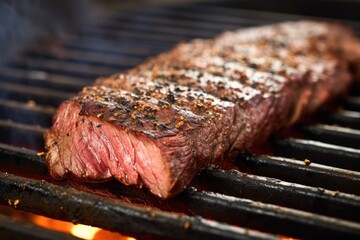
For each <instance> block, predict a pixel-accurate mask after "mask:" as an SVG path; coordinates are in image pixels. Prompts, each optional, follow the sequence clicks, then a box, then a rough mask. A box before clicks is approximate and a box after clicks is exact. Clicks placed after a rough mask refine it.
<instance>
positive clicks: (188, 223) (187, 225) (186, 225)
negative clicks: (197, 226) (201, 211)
mask: <svg viewBox="0 0 360 240" xmlns="http://www.w3.org/2000/svg"><path fill="white" fill-rule="evenodd" d="M184 228H185V229H189V228H190V222H189V221H185V223H184Z"/></svg>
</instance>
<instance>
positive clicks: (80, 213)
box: [0, 172, 275, 239]
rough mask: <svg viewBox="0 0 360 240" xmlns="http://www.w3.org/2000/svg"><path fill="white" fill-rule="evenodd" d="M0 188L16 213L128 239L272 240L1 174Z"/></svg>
mask: <svg viewBox="0 0 360 240" xmlns="http://www.w3.org/2000/svg"><path fill="white" fill-rule="evenodd" d="M0 186H1V187H0V203H1V204H3V205H7V204H8V202H9V200H10V202H11V201H12V202H13V201H14V200H15V199H17V200H19V203H18V204H17V208H18V209H22V210H25V211H31V212H33V213H36V214H42V215H46V216H49V217H52V218H55V219H60V220H65V221H71V222H74V223H78V222H81V223H84V224H88V225H93V226H98V227H101V228H104V229H108V230H110V231H118V232H123V233H126V234H130V235H134V233H138V234H155V235H161V236H168V237H173V238H176V239H184V238H191V239H204V238H207V239H219V238H221V239H254V238H260V239H275V237H274V236H271V235H269V234H263V233H259V232H255V231H251V230H245V229H243V228H239V227H232V226H229V225H226V224H222V223H218V222H214V221H209V220H205V219H203V218H201V217H190V216H183V215H178V214H175V213H168V212H164V211H160V210H157V209H153V208H150V207H140V206H136V205H133V204H129V203H126V202H123V201H120V200H113V199H109V198H105V197H100V196H96V195H93V194H89V193H85V192H81V191H77V190H75V189H72V188H69V187H61V186H56V185H53V184H50V183H47V182H44V181H35V180H31V179H28V178H22V177H18V176H14V175H11V174H4V173H1V172H0ZM174 232H176V235H174V234H173V233H174ZM135 235H136V234H135Z"/></svg>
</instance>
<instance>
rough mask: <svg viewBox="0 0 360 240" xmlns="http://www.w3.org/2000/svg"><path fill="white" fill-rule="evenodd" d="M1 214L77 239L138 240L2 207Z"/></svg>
mask: <svg viewBox="0 0 360 240" xmlns="http://www.w3.org/2000/svg"><path fill="white" fill-rule="evenodd" d="M0 212H1V213H3V214H6V215H9V216H12V217H14V218H15V219H18V220H20V221H31V222H32V223H34V224H35V225H38V226H40V227H43V228H47V229H50V230H54V231H59V232H65V233H69V234H71V235H73V236H75V237H78V238H81V239H86V240H103V239H106V240H136V239H135V238H132V237H127V236H123V235H121V234H120V233H114V232H110V231H107V230H104V229H101V228H96V227H91V226H87V225H82V224H73V223H71V222H66V221H60V220H55V219H52V218H48V217H44V216H40V215H35V214H32V213H27V212H24V211H21V210H14V209H12V208H7V207H6V208H3V207H1V206H0Z"/></svg>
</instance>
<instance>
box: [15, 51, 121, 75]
mask: <svg viewBox="0 0 360 240" xmlns="http://www.w3.org/2000/svg"><path fill="white" fill-rule="evenodd" d="M8 66H9V67H14V68H20V69H31V70H37V71H46V72H49V73H52V74H61V75H66V76H72V77H77V78H85V79H92V80H93V79H95V78H97V77H99V76H102V75H109V74H111V73H114V72H115V69H114V68H110V67H109V66H107V67H99V66H91V65H88V64H85V63H75V62H72V63H69V62H65V61H61V60H58V59H38V58H34V57H30V56H26V58H24V59H22V60H21V61H16V62H12V63H10V64H8ZM125 68H126V67H124V68H123V69H125ZM116 69H117V70H121V69H119V68H116Z"/></svg>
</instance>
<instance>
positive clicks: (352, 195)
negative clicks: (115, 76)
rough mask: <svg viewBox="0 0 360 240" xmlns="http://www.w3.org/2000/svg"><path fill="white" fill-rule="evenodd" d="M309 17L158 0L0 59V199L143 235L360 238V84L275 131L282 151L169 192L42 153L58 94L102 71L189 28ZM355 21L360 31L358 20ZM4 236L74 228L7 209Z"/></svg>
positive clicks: (164, 46)
mask: <svg viewBox="0 0 360 240" xmlns="http://www.w3.org/2000/svg"><path fill="white" fill-rule="evenodd" d="M300 18H302V17H299V16H295V15H289V14H275V13H270V12H259V11H250V10H242V9H231V8H225V7H221V6H216V5H205V4H193V5H183V6H173V7H163V6H156V7H153V6H152V7H145V8H142V9H141V10H133V11H127V12H121V13H119V14H117V15H115V16H112V17H108V18H106V19H103V20H102V21H100V22H97V23H89V24H87V25H85V26H84V27H83V33H82V35H79V34H73V35H70V36H68V38H67V39H65V40H63V41H61V42H60V43H59V44H58V45H57V46H56V47H55V48H54V47H52V48H48V47H44V48H41V49H30V50H28V51H27V52H25V53H24V54H23V55H22V56H21V57H19V58H18V59H17V60H16V61H13V62H11V63H9V64H7V65H6V66H4V67H2V68H1V69H0V81H1V88H0V131H1V134H0V160H1V161H0V171H1V172H0V203H1V204H2V205H5V206H9V205H10V206H11V207H13V208H16V209H21V210H25V211H29V212H32V213H35V214H40V215H45V216H48V217H51V218H55V219H61V220H66V221H71V222H74V223H82V224H88V225H93V226H97V227H100V228H104V229H108V230H111V231H115V232H121V233H124V234H128V235H130V236H134V237H137V238H140V239H153V238H163V239H169V238H173V239H184V238H188V239H196V238H198V239H205V238H207V239H253V238H255V239H257V238H263V239H276V238H278V237H279V236H289V237H294V238H314V237H327V238H329V237H330V238H338V239H339V238H342V239H359V238H360V172H359V171H360V162H359V161H360V150H359V149H360V141H359V140H360V95H357V90H358V88H357V87H356V86H354V88H353V89H352V90H351V92H350V95H349V96H347V97H346V98H344V99H342V100H339V101H338V103H336V106H337V109H338V110H336V111H334V110H331V111H330V110H322V111H320V113H319V114H317V115H316V116H315V117H314V119H312V120H311V121H309V122H310V123H306V124H299V125H297V126H295V128H294V130H292V131H291V133H290V134H287V135H286V137H284V136H283V137H273V138H272V139H271V145H272V149H273V151H274V154H275V155H274V156H268V155H261V154H260V155H258V154H256V155H255V154H250V153H244V154H242V155H241V156H239V157H238V159H237V167H236V169H230V170H223V169H218V168H215V167H209V168H207V169H205V170H204V171H203V172H202V173H201V174H200V175H199V176H198V177H197V178H196V179H195V180H194V182H193V183H192V186H191V187H189V188H188V189H186V190H185V192H183V193H182V194H180V195H179V196H178V197H176V198H174V199H171V200H168V201H161V200H159V199H156V198H155V197H152V196H150V195H149V194H148V193H146V192H144V191H142V190H138V189H134V188H131V187H125V186H122V185H121V184H120V183H118V182H115V181H110V182H106V183H101V184H78V183H68V184H70V185H71V187H70V186H68V185H67V184H64V183H56V182H53V181H52V180H51V179H50V178H49V176H48V175H47V169H46V166H45V164H44V159H43V156H41V154H37V153H38V152H42V151H43V146H44V143H43V138H42V134H43V132H44V131H45V130H46V128H48V127H50V125H51V119H52V115H53V113H54V111H55V108H56V106H58V105H59V104H60V103H61V102H62V101H63V100H65V99H68V98H69V97H71V96H72V95H74V94H75V93H76V92H77V91H80V90H81V88H82V87H83V86H85V85H89V84H91V82H92V81H93V80H94V79H95V78H96V77H98V76H101V75H109V74H111V73H114V72H117V71H121V70H124V69H128V68H131V67H133V66H135V65H136V64H138V63H141V62H142V61H144V60H145V59H146V58H148V57H150V56H153V55H155V54H157V53H160V52H162V51H165V50H168V49H170V48H171V47H172V46H174V44H176V43H178V42H180V41H183V40H189V39H193V38H197V37H201V38H209V37H213V36H215V35H216V34H218V33H220V32H222V31H224V30H231V29H237V28H241V27H248V26H256V25H262V24H268V23H273V22H278V21H285V20H294V19H300ZM350 24H351V25H352V26H353V27H354V28H355V30H356V31H360V22H359V23H357V22H350ZM305 159H308V160H310V164H309V163H307V164H306V163H305V162H306V161H305V162H304V160H305ZM16 200H18V201H16ZM15 201H16V202H17V203H16V204H15ZM1 236H4V237H5V239H6V237H8V236H10V237H9V239H12V238H11V236H16V237H23V236H26V237H27V239H75V237H72V236H71V235H67V234H59V233H57V232H54V231H49V230H46V229H43V228H40V227H35V226H34V225H32V224H30V223H21V222H18V221H15V220H14V219H11V217H8V216H5V215H2V214H0V237H1ZM1 238H2V239H3V237H1Z"/></svg>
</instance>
